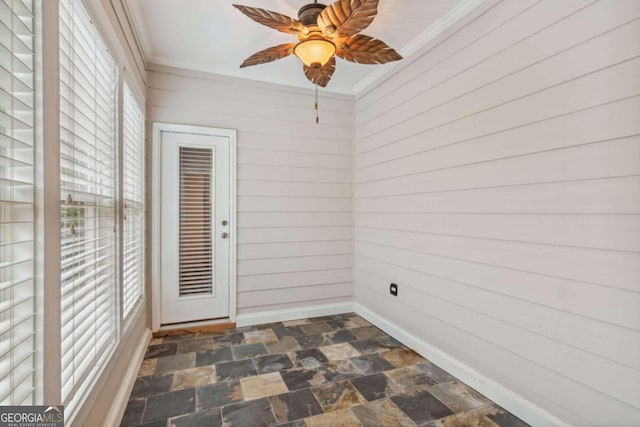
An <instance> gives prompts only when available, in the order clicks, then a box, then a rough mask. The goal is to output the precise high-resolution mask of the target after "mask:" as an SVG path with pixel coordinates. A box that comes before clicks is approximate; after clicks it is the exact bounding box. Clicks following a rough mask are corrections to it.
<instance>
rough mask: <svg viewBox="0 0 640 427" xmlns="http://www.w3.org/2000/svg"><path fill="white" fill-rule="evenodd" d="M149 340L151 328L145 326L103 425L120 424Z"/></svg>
mask: <svg viewBox="0 0 640 427" xmlns="http://www.w3.org/2000/svg"><path fill="white" fill-rule="evenodd" d="M150 341H151V329H149V328H147V329H146V331H145V333H144V338H143V339H141V340H140V341H139V342H138V345H137V346H136V349H135V351H134V353H133V354H132V355H131V363H130V364H129V367H128V368H127V372H126V373H125V375H124V377H123V378H122V382H121V383H120V388H119V389H118V392H117V393H116V394H115V396H113V404H112V405H111V409H110V410H109V412H108V413H107V416H106V418H105V421H104V425H105V426H114V427H117V426H119V425H120V421H121V420H122V416H123V415H124V411H125V409H127V403H128V402H129V396H130V395H131V391H132V390H133V385H134V384H135V382H136V379H137V378H138V370H139V369H140V365H142V361H143V360H144V355H145V353H146V352H147V346H148V345H149V342H150Z"/></svg>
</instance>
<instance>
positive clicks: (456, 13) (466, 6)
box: [352, 0, 487, 96]
mask: <svg viewBox="0 0 640 427" xmlns="http://www.w3.org/2000/svg"><path fill="white" fill-rule="evenodd" d="M486 2H487V0H465V1H463V2H461V3H459V4H458V5H457V6H456V7H454V8H453V9H451V10H450V11H449V12H447V13H446V14H445V15H443V16H442V17H441V18H440V19H438V20H437V21H435V22H434V23H433V24H431V25H430V26H429V27H428V28H427V29H425V30H424V31H423V32H422V33H420V34H419V35H418V36H417V37H416V38H414V39H413V40H411V41H410V42H409V43H408V44H407V45H406V46H405V47H404V48H402V49H400V54H401V55H402V57H403V58H409V57H411V56H412V55H414V54H415V53H417V52H418V51H420V50H421V49H422V48H423V47H424V46H426V45H427V44H428V43H429V42H431V41H432V40H434V39H435V38H436V37H438V36H439V35H440V34H442V33H444V32H445V31H447V30H448V29H449V28H451V27H452V26H454V25H455V24H456V23H458V22H459V21H460V20H461V19H462V18H464V17H465V16H467V15H469V14H470V13H471V12H473V11H474V10H476V9H477V8H479V7H480V6H482V5H483V4H484V3H486ZM389 65H390V66H387V67H384V68H378V69H377V70H375V71H374V72H372V73H370V74H368V75H367V76H366V77H365V78H363V79H362V80H360V81H359V82H358V83H357V84H356V85H355V86H354V87H353V91H352V95H354V96H358V95H361V94H363V93H364V92H366V91H367V90H369V89H371V88H372V87H373V86H374V85H375V84H376V83H378V82H379V81H380V80H382V79H384V78H386V77H388V76H389V75H390V74H391V73H392V72H394V71H396V70H399V69H401V68H403V67H404V66H405V65H406V61H398V62H392V63H390V64H389Z"/></svg>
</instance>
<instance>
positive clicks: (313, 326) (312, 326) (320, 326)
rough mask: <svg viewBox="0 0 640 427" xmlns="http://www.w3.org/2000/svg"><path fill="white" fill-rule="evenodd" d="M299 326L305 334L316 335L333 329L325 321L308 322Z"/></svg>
mask: <svg viewBox="0 0 640 427" xmlns="http://www.w3.org/2000/svg"><path fill="white" fill-rule="evenodd" d="M300 327H301V328H302V330H303V331H304V333H305V334H307V335H316V334H322V333H324V332H332V331H333V328H332V327H331V326H329V325H327V324H326V323H325V322H315V323H309V324H308V325H302V326H300Z"/></svg>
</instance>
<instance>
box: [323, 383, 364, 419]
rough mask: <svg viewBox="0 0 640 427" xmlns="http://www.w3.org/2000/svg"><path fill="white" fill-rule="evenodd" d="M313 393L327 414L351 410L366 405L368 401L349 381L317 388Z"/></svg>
mask: <svg viewBox="0 0 640 427" xmlns="http://www.w3.org/2000/svg"><path fill="white" fill-rule="evenodd" d="M311 391H312V392H313V394H314V395H315V396H316V398H317V399H318V402H320V405H321V406H322V409H324V411H325V412H331V411H337V410H339V409H345V408H350V407H352V406H354V405H359V404H361V403H365V402H366V400H365V398H364V397H362V395H361V394H360V392H358V390H357V389H356V388H355V387H354V386H353V384H351V383H350V382H349V381H339V382H335V383H329V384H325V385H321V386H317V387H311Z"/></svg>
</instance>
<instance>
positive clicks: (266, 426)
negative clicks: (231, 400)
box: [222, 398, 277, 427]
mask: <svg viewBox="0 0 640 427" xmlns="http://www.w3.org/2000/svg"><path fill="white" fill-rule="evenodd" d="M222 419H223V421H224V425H225V426H226V427H249V426H251V427H272V426H275V425H276V424H277V422H276V419H275V417H274V416H273V412H272V411H271V405H270V404H269V400H267V399H266V398H265V399H257V400H250V401H248V402H242V403H236V404H234V405H228V406H225V407H223V408H222Z"/></svg>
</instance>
